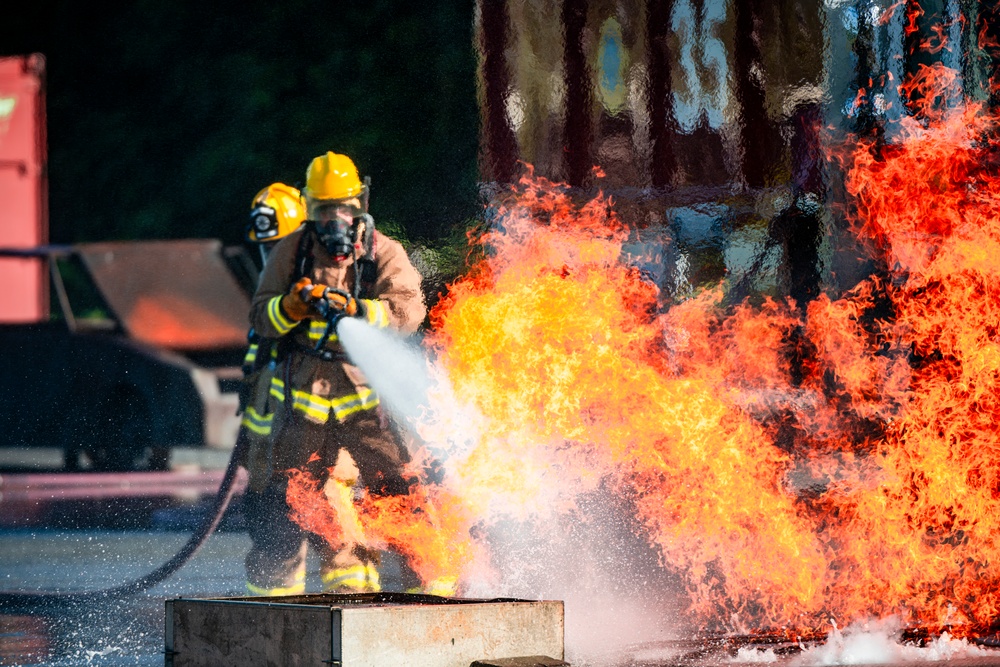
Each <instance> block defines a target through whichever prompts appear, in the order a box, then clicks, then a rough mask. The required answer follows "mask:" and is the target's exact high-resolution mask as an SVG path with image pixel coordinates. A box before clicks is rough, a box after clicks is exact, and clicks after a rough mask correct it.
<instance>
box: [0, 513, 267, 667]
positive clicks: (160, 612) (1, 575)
mask: <svg viewBox="0 0 1000 667" xmlns="http://www.w3.org/2000/svg"><path fill="white" fill-rule="evenodd" d="M187 537H188V534H187V533H183V532H149V531H136V530H130V531H112V530H99V529H87V530H58V529H47V528H35V529H19V530H8V531H3V532H2V533H0V589H2V590H3V591H4V592H9V591H28V592H37V591H40V590H46V591H50V590H76V591H78V590H100V589H103V588H108V587H111V586H115V585H118V584H121V583H123V582H126V581H131V580H133V579H136V578H139V577H141V576H144V575H145V574H147V573H149V572H150V571H152V570H154V569H155V568H156V567H158V566H159V565H161V564H162V563H163V562H165V561H166V560H168V559H169V558H170V557H171V556H172V555H173V554H174V553H175V552H176V551H177V550H178V549H179V548H180V547H181V546H182V545H183V544H184V543H185V541H186V540H187ZM248 546H249V540H248V538H247V536H246V534H245V533H242V532H221V533H217V534H215V535H213V536H212V537H211V538H209V540H208V542H207V543H206V544H205V545H204V546H203V547H202V549H201V551H199V553H198V554H196V555H195V556H194V558H193V559H192V560H191V561H190V562H189V563H188V564H187V565H185V566H184V567H183V568H182V569H181V570H180V571H179V572H178V573H177V574H176V575H174V576H173V577H172V578H170V579H168V580H167V581H165V582H163V583H161V584H159V585H158V586H156V587H155V588H153V589H151V590H149V591H148V592H146V593H143V594H141V595H137V596H135V597H133V598H128V599H125V600H123V601H121V602H114V603H112V602H101V603H92V604H87V603H81V604H76V605H73V606H62V605H59V606H55V605H53V606H48V607H46V606H42V605H35V606H32V607H29V608H27V609H10V608H8V609H0V664H2V665H162V664H163V631H164V600H166V599H168V598H174V597H182V596H190V597H215V596H225V595H241V594H243V591H244V589H243V567H242V558H243V554H244V553H245V552H246V550H247V548H248Z"/></svg>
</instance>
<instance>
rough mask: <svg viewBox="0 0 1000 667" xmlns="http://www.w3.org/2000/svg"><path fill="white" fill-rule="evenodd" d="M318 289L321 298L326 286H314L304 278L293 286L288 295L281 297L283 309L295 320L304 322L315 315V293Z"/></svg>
mask: <svg viewBox="0 0 1000 667" xmlns="http://www.w3.org/2000/svg"><path fill="white" fill-rule="evenodd" d="M317 289H318V291H319V294H320V296H322V293H323V290H325V289H326V286H325V285H313V284H312V281H311V280H310V279H309V278H308V277H305V276H303V277H302V278H299V280H298V282H296V283H295V284H294V285H292V288H291V289H290V290H288V294H286V295H285V296H283V297H281V309H282V310H284V311H285V312H286V313H287V314H288V316H289V317H290V318H292V319H293V320H304V319H305V318H307V317H309V316H310V315H312V314H314V309H313V304H314V303H315V302H316V301H317V299H316V298H314V297H313V293H314V292H315V291H316V290H317Z"/></svg>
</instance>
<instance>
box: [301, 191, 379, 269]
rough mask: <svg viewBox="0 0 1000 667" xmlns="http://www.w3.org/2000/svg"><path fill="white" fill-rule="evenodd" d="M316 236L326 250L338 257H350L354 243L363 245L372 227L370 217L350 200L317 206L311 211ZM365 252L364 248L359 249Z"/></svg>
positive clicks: (353, 250) (353, 249)
mask: <svg viewBox="0 0 1000 667" xmlns="http://www.w3.org/2000/svg"><path fill="white" fill-rule="evenodd" d="M313 217H314V218H315V225H316V238H317V239H319V242H320V243H322V244H323V247H325V248H326V251H327V252H329V253H330V254H331V255H333V256H334V257H336V258H338V259H345V258H347V257H350V256H352V255H353V254H354V252H355V244H356V243H359V242H360V243H361V244H362V246H364V245H365V243H366V241H367V239H368V237H369V236H370V230H373V229H374V225H373V224H372V223H373V221H372V217H371V216H370V215H368V213H366V212H365V211H364V209H363V208H362V207H360V206H357V205H355V204H353V203H351V202H338V203H333V204H326V205H321V206H318V207H317V208H316V210H315V212H314V213H313ZM361 252H362V253H364V252H365V250H364V249H362V251H361Z"/></svg>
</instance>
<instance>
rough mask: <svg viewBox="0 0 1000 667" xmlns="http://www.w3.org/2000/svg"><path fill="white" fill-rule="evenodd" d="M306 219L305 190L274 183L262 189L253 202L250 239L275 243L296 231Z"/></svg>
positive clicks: (249, 229)
mask: <svg viewBox="0 0 1000 667" xmlns="http://www.w3.org/2000/svg"><path fill="white" fill-rule="evenodd" d="M305 219H306V207H305V204H304V202H303V201H302V193H301V192H299V191H298V189H297V188H293V187H291V186H290V185H285V184H284V183H272V184H271V185H269V186H267V187H266V188H264V189H263V190H261V191H260V192H258V193H257V196H255V197H254V198H253V201H252V202H251V203H250V226H249V227H248V229H247V240H248V241H250V242H251V243H273V242H275V241H277V240H279V239H282V238H284V237H286V236H288V235H289V234H291V233H292V232H294V231H295V230H296V229H298V228H299V226H300V225H301V224H302V222H303V221H304V220H305Z"/></svg>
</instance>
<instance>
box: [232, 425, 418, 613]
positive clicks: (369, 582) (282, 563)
mask: <svg viewBox="0 0 1000 667" xmlns="http://www.w3.org/2000/svg"><path fill="white" fill-rule="evenodd" d="M275 435H276V436H277V437H276V438H274V440H273V443H272V446H273V451H274V453H275V459H276V460H281V459H282V458H285V457H283V456H281V455H280V454H279V448H281V447H282V446H283V443H287V445H288V446H289V447H290V448H293V449H295V450H298V451H300V452H309V453H310V454H309V455H306V456H305V457H304V458H302V461H301V463H300V464H299V466H298V467H299V468H303V469H306V470H308V471H309V472H311V473H312V474H313V475H314V476H315V477H316V478H317V479H318V480H319V481H320V484H321V485H323V486H325V490H326V493H327V494H330V493H339V494H342V495H343V496H344V497H346V496H347V495H349V494H352V492H353V490H352V487H353V486H354V485H355V484H356V483H360V484H361V485H362V486H363V487H364V488H365V489H366V490H367V491H368V493H371V494H375V495H403V494H406V493H408V491H409V487H410V483H411V482H410V480H408V479H406V478H405V477H404V475H403V467H404V465H405V464H406V463H407V462H408V461H409V454H408V452H407V451H406V449H405V447H403V445H402V444H401V443H400V441H399V439H398V438H397V437H396V436H395V434H394V433H393V432H392V431H391V429H390V428H389V426H388V425H387V424H386V423H385V422H384V420H383V419H382V418H381V416H380V414H379V411H377V410H366V411H364V412H361V413H358V414H356V415H353V416H352V417H350V418H349V419H348V420H347V421H346V422H344V423H339V422H333V421H331V422H329V423H327V424H315V423H312V422H310V421H308V420H305V419H302V418H296V417H295V416H294V415H293V416H290V419H289V420H288V421H287V422H286V423H285V424H284V425H283V426H282V428H281V429H280V431H276V432H275ZM342 452H346V453H347V454H349V456H343V455H341V453H342ZM284 453H287V450H286V451H285V452H284ZM311 453H316V454H317V455H318V458H316V457H312V455H311ZM310 458H315V460H313V461H309V459H310ZM253 478H254V474H253V472H251V484H250V487H249V488H248V489H247V492H246V494H245V496H244V500H243V503H244V505H243V506H244V515H245V518H246V521H247V529H248V532H249V535H250V540H251V548H250V551H249V552H248V553H247V557H246V562H245V565H246V571H247V588H248V589H249V590H250V592H251V593H254V594H256V595H295V594H301V593H304V592H305V573H306V555H307V552H308V548H309V545H312V547H313V548H314V549H315V550H316V553H317V554H318V556H319V559H320V577H321V579H322V581H323V590H324V591H325V592H368V591H378V590H381V586H380V583H379V580H378V570H377V567H376V566H377V555H376V554H374V553H372V552H369V551H368V550H366V549H364V548H361V547H360V546H359V545H358V544H355V543H350V542H347V543H344V544H339V545H331V544H327V543H326V541H325V540H324V539H323V538H322V537H320V536H319V535H316V534H315V533H312V532H310V531H307V530H304V529H302V528H301V527H300V526H299V525H298V524H297V523H295V521H293V520H292V519H291V518H290V517H289V514H290V508H289V506H288V502H287V499H286V493H287V489H288V474H287V472H286V471H285V470H277V469H275V470H274V471H273V472H272V473H271V474H270V476H269V478H268V480H267V483H266V484H263V485H262V484H255V483H254V479H253ZM260 487H263V488H262V489H261V490H255V489H260ZM317 492H318V493H319V492H320V491H319V490H317Z"/></svg>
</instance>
